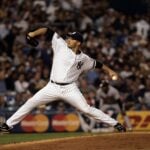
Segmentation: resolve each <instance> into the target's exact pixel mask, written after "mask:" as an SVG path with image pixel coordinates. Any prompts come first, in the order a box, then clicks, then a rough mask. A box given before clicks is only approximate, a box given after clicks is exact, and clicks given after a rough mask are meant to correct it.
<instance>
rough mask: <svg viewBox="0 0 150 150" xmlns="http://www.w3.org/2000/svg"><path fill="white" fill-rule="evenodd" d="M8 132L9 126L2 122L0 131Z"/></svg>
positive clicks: (9, 130)
mask: <svg viewBox="0 0 150 150" xmlns="http://www.w3.org/2000/svg"><path fill="white" fill-rule="evenodd" d="M10 132H11V128H10V127H9V126H8V125H7V124H6V123H3V124H2V126H1V127H0V133H2V134H5V133H10Z"/></svg>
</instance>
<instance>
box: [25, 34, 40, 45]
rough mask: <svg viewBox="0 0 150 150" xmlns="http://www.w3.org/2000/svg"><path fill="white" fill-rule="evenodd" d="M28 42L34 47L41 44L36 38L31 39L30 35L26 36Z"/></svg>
mask: <svg viewBox="0 0 150 150" xmlns="http://www.w3.org/2000/svg"><path fill="white" fill-rule="evenodd" d="M26 41H27V43H28V44H30V45H32V46H34V47H36V46H38V44H39V42H38V41H37V40H36V39H35V38H34V37H31V36H29V35H28V34H27V35H26Z"/></svg>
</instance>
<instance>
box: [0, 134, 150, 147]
mask: <svg viewBox="0 0 150 150" xmlns="http://www.w3.org/2000/svg"><path fill="white" fill-rule="evenodd" d="M149 139H150V133H135V132H130V133H112V134H102V135H94V136H84V137H75V138H64V139H56V140H43V141H34V142H26V143H19V144H9V145H4V146H1V147H0V150H28V149H30V150H150V142H149Z"/></svg>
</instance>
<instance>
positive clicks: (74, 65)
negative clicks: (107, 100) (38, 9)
mask: <svg viewBox="0 0 150 150" xmlns="http://www.w3.org/2000/svg"><path fill="white" fill-rule="evenodd" d="M40 35H45V37H46V40H48V41H51V42H52V49H53V53H54V56H53V63H52V70H51V74H50V80H49V82H48V83H47V85H46V86H45V87H44V88H42V89H41V90H40V91H38V92H37V93H36V94H35V95H34V96H33V97H31V98H30V99H29V100H27V102H26V103H25V104H24V105H23V106H22V107H21V108H19V109H18V111H17V112H16V113H14V114H13V115H12V116H11V117H10V118H9V119H8V120H7V121H6V123H4V124H2V126H1V127H0V132H3V133H4V132H10V131H11V129H12V128H13V126H14V125H16V124H17V123H19V122H20V121H21V120H22V119H23V118H24V117H26V116H27V114H29V112H30V111H31V110H33V109H34V108H35V107H37V106H39V105H42V104H47V103H49V102H52V101H56V100H58V99H63V100H64V101H65V102H67V103H69V104H71V105H72V106H74V107H75V108H76V109H77V110H79V111H81V112H83V113H85V114H87V115H89V116H91V117H93V118H94V119H96V120H98V121H102V122H105V123H107V124H109V125H111V126H113V127H114V128H115V129H117V130H118V131H119V132H125V131H126V129H125V127H124V126H122V125H121V124H120V123H118V122H117V121H116V120H114V119H113V118H110V117H109V116H108V115H107V114H105V113H103V112H102V111H101V110H99V109H96V108H94V107H90V106H89V105H88V104H87V102H86V100H85V98H84V97H83V95H82V93H81V92H80V90H79V89H78V87H77V85H76V81H77V80H78V77H79V75H80V74H81V73H82V72H83V71H87V70H90V69H93V68H101V69H103V70H104V71H105V72H106V73H108V75H109V76H110V77H111V78H114V77H115V78H117V77H118V75H117V73H116V72H114V71H113V70H111V69H110V68H109V67H107V66H106V65H104V64H102V63H101V62H100V61H97V60H94V59H92V58H90V57H89V56H87V55H86V54H84V53H83V52H82V51H81V49H80V48H81V44H82V43H83V37H82V35H81V34H80V33H79V32H73V33H68V34H67V35H66V38H65V39H63V38H62V37H61V36H60V35H58V34H57V33H56V32H54V31H53V30H52V29H51V28H49V27H43V26H41V27H39V28H38V29H36V30H34V31H32V32H29V33H28V34H27V42H28V44H30V45H32V46H37V45H38V40H37V38H36V37H38V36H40Z"/></svg>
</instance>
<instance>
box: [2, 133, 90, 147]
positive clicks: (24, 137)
mask: <svg viewBox="0 0 150 150" xmlns="http://www.w3.org/2000/svg"><path fill="white" fill-rule="evenodd" d="M86 135H92V134H90V133H83V132H76V133H30V134H27V133H25V134H21V133H18V134H3V135H0V145H1V144H10V143H19V142H27V141H37V140H44V139H45V140H46V139H57V138H64V137H77V136H86Z"/></svg>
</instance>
